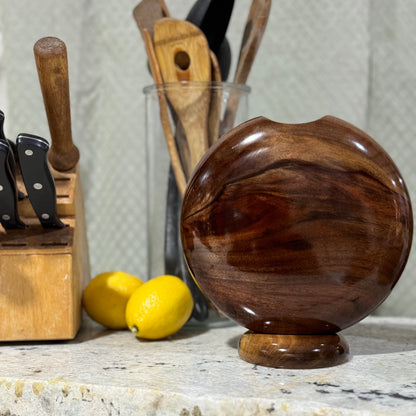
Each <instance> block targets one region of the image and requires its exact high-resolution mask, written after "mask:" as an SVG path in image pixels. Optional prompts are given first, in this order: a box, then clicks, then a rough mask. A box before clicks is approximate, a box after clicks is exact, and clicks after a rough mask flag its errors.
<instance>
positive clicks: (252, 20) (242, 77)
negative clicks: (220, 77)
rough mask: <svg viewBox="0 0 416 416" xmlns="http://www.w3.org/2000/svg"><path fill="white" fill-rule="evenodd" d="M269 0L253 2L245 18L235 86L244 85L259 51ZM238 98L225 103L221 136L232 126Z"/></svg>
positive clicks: (267, 17) (254, 0)
mask: <svg viewBox="0 0 416 416" xmlns="http://www.w3.org/2000/svg"><path fill="white" fill-rule="evenodd" d="M271 6H272V1H271V0H253V1H252V3H251V7H250V11H249V13H248V16H247V22H246V25H245V28H244V33H243V39H242V40H241V46H240V54H239V57H238V61H237V68H236V70H235V74H234V81H233V82H234V83H235V84H245V83H246V82H247V79H248V76H249V74H250V71H251V68H252V66H253V63H254V59H255V58H256V55H257V51H258V50H259V47H260V43H261V40H262V39H263V35H264V31H265V30H266V26H267V22H268V20H269V15H270V9H271ZM238 102H239V96H238V95H233V96H231V97H230V100H229V101H228V103H227V108H226V111H225V115H224V120H223V123H222V127H221V132H222V134H224V133H226V132H227V131H228V130H230V129H231V128H232V127H233V126H234V122H235V117H236V114H237V110H238Z"/></svg>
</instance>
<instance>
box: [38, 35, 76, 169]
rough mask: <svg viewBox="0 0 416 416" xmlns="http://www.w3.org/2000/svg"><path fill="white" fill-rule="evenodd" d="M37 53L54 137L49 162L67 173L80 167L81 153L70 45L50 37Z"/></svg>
mask: <svg viewBox="0 0 416 416" xmlns="http://www.w3.org/2000/svg"><path fill="white" fill-rule="evenodd" d="M33 50H34V54H35V61H36V67H37V70H38V75H39V82H40V86H41V90H42V95H43V101H44V104H45V110H46V115H47V117H48V124H49V130H50V133H51V138H52V144H51V148H50V150H49V152H48V159H49V162H50V163H51V165H52V166H53V167H54V168H55V169H56V170H59V171H67V170H70V169H72V168H73V167H75V165H76V164H77V162H78V159H79V151H78V148H77V147H76V146H75V145H74V143H73V141H72V130H71V107H70V100H69V78H68V58H67V52H66V46H65V43H64V42H63V41H62V40H60V39H58V38H54V37H46V38H42V39H39V40H38V41H37V42H36V43H35V46H34V48H33Z"/></svg>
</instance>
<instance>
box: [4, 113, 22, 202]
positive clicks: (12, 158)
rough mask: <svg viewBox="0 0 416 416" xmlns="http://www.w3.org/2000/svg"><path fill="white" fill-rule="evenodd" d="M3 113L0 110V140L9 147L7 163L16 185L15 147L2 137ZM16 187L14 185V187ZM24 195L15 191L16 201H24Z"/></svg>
mask: <svg viewBox="0 0 416 416" xmlns="http://www.w3.org/2000/svg"><path fill="white" fill-rule="evenodd" d="M3 126H4V113H3V111H1V110H0V140H2V141H3V142H4V143H5V144H7V145H8V146H9V154H8V156H7V162H8V164H9V169H10V173H11V175H12V179H13V182H15V183H16V161H15V154H16V145H15V144H14V143H13V142H12V141H11V140H9V139H6V136H5V135H4V128H3ZM15 186H16V185H15ZM25 198H26V195H25V194H24V193H23V192H21V191H19V189H17V199H18V200H19V201H21V200H22V199H25Z"/></svg>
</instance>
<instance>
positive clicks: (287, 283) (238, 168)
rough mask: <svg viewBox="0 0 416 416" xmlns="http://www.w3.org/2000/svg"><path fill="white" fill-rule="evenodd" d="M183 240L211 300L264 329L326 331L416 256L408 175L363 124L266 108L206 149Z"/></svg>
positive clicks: (383, 293) (367, 306)
mask: <svg viewBox="0 0 416 416" xmlns="http://www.w3.org/2000/svg"><path fill="white" fill-rule="evenodd" d="M181 233H182V244H183V247H184V253H185V256H186V259H187V262H188V265H189V267H190V269H191V272H192V274H193V275H194V277H195V279H196V280H197V282H198V284H199V285H200V286H201V288H202V290H203V291H204V292H205V294H206V295H207V296H208V298H210V299H211V301H212V302H213V303H214V304H215V305H216V306H217V307H218V308H219V309H220V310H221V311H222V312H224V313H225V314H226V315H227V316H229V317H230V318H231V319H233V320H235V321H236V322H238V323H240V324H241V325H243V326H245V327H247V328H249V329H251V330H253V331H256V332H262V333H272V334H327V333H335V332H337V331H339V330H342V329H344V328H346V327H348V326H350V325H352V324H354V323H355V322H357V321H359V320H361V319H362V318H364V317H365V316H366V315H368V314H369V313H370V312H372V311H373V310H374V309H375V308H376V307H377V306H378V305H379V304H380V303H381V302H382V301H383V300H384V299H385V298H386V297H387V296H388V295H389V293H390V292H391V290H392V289H393V287H394V285H395V284H396V282H397V280H398V279H399V277H400V275H401V273H402V270H403V268H404V266H405V264H406V261H407V257H408V255H409V251H410V246H411V241H412V233H413V217H412V211H411V204H410V201H409V196H408V193H407V190H406V187H405V184H404V181H403V179H402V177H401V176H400V173H399V172H398V170H397V167H396V166H395V165H394V163H393V161H392V160H391V159H390V157H389V156H388V155H387V154H386V152H385V151H384V150H383V149H382V148H381V147H380V146H379V145H378V144H377V143H376V142H375V141H374V140H372V139H371V138H370V137H369V136H368V135H366V134H365V133H364V132H362V131H361V130H359V129H357V128H356V127H354V126H352V125H350V124H348V123H347V122H344V121H342V120H339V119H336V118H334V117H330V116H327V117H324V118H322V119H320V120H317V121H315V122H311V123H305V124H298V125H290V124H280V123H275V122H273V121H270V120H267V119H265V118H262V117H259V118H256V119H253V120H250V121H248V122H247V123H244V124H242V125H240V126H238V127H236V128H235V129H233V130H231V131H230V132H229V133H227V134H226V135H225V136H223V138H222V139H221V140H220V141H219V142H217V143H216V144H215V145H214V146H212V147H211V149H210V150H209V151H208V152H207V154H206V155H205V156H204V158H203V160H202V161H201V163H200V164H199V165H198V166H197V168H196V170H195V172H194V175H193V177H192V178H191V180H190V182H189V184H188V188H187V191H186V193H185V196H184V201H183V207H182V220H181Z"/></svg>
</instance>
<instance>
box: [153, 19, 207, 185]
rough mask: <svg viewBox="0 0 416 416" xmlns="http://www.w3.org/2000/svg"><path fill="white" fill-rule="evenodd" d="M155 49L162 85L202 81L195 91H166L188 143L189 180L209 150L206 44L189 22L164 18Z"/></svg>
mask: <svg viewBox="0 0 416 416" xmlns="http://www.w3.org/2000/svg"><path fill="white" fill-rule="evenodd" d="M154 47H155V52H156V57H157V60H158V62H159V67H160V70H161V73H162V77H163V82H165V83H171V82H175V83H177V82H181V81H203V83H201V84H199V85H198V88H189V86H187V85H186V84H184V85H183V87H178V88H167V92H166V93H167V96H168V99H169V102H170V104H171V106H172V108H173V110H174V111H175V113H176V115H177V117H178V118H179V120H180V122H181V124H182V127H183V130H184V131H185V135H186V139H187V142H188V147H189V153H190V158H189V159H190V160H189V163H188V166H186V167H185V170H186V174H187V177H188V178H189V175H190V173H191V172H192V170H193V168H194V167H195V166H196V164H197V163H198V162H199V160H200V159H201V157H202V156H203V154H204V153H205V152H206V150H207V149H208V112H209V105H210V90H209V82H210V81H211V58H210V50H209V46H208V42H207V40H206V38H205V36H204V34H203V33H202V31H201V30H200V29H199V28H198V27H196V26H195V25H193V24H192V23H189V22H186V21H183V20H178V19H173V18H164V19H161V20H158V21H157V22H156V24H155V26H154Z"/></svg>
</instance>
